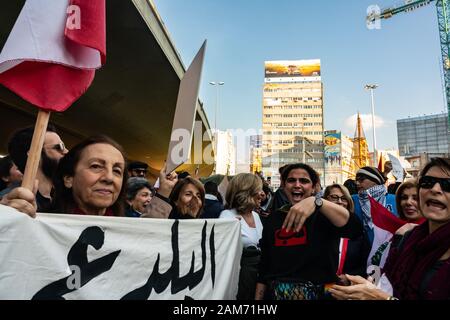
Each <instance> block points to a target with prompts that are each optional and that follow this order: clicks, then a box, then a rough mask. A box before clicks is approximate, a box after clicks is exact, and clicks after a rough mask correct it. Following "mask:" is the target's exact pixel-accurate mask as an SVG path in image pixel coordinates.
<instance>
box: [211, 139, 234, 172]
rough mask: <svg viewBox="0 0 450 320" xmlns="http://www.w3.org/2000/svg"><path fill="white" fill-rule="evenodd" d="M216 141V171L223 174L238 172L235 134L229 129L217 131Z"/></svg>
mask: <svg viewBox="0 0 450 320" xmlns="http://www.w3.org/2000/svg"><path fill="white" fill-rule="evenodd" d="M214 139H215V141H216V145H215V146H216V148H215V150H216V161H215V165H216V167H215V173H216V174H222V175H230V176H232V175H235V174H236V146H235V144H234V139H233V135H232V134H231V132H227V131H219V130H218V131H216V132H215V133H214Z"/></svg>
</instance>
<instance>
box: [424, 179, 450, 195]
mask: <svg viewBox="0 0 450 320" xmlns="http://www.w3.org/2000/svg"><path fill="white" fill-rule="evenodd" d="M436 183H439V185H440V186H441V189H442V191H444V192H450V178H436V177H430V176H423V177H421V178H420V179H419V188H423V189H431V188H433V187H434V186H435V184H436Z"/></svg>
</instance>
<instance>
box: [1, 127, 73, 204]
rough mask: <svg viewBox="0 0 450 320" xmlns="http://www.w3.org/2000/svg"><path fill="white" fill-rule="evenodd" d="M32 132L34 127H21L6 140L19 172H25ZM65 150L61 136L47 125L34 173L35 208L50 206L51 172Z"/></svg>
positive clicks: (54, 169)
mask: <svg viewBox="0 0 450 320" xmlns="http://www.w3.org/2000/svg"><path fill="white" fill-rule="evenodd" d="M33 132H34V127H29V128H25V129H21V130H19V131H17V132H15V133H14V134H13V135H12V136H11V138H10V140H9V142H8V152H9V154H10V156H11V158H12V160H13V161H14V163H15V164H16V165H17V168H18V169H19V170H20V171H21V172H25V166H26V163H27V158H28V152H29V149H30V147H31V140H32V138H33ZM67 152H68V150H67V149H66V147H65V145H64V143H63V142H62V140H61V137H60V136H59V135H58V134H57V133H56V130H55V127H54V126H52V125H49V126H48V127H47V132H46V133H45V138H44V146H43V148H42V153H41V160H40V162H39V167H38V170H37V173H36V180H38V189H37V192H36V204H37V210H38V211H40V212H45V211H46V210H47V209H49V208H50V204H51V191H52V188H53V183H52V177H53V173H54V172H55V171H56V168H57V166H58V162H59V160H60V159H61V158H62V157H64V155H65V154H66V153H67ZM5 198H6V197H5Z"/></svg>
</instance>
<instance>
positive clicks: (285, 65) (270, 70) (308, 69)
mask: <svg viewBox="0 0 450 320" xmlns="http://www.w3.org/2000/svg"><path fill="white" fill-rule="evenodd" d="M309 81H321V74H320V59H314V60H282V61H266V62H265V82H266V83H268V82H309Z"/></svg>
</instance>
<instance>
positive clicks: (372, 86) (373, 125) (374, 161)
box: [364, 84, 378, 167]
mask: <svg viewBox="0 0 450 320" xmlns="http://www.w3.org/2000/svg"><path fill="white" fill-rule="evenodd" d="M376 88H378V85H377V84H366V85H365V86H364V89H366V90H370V96H371V98H372V133H373V163H374V166H375V167H376V166H377V160H378V159H377V153H376V150H377V136H376V134H375V102H374V101H375V100H374V97H373V90H375V89H376Z"/></svg>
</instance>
